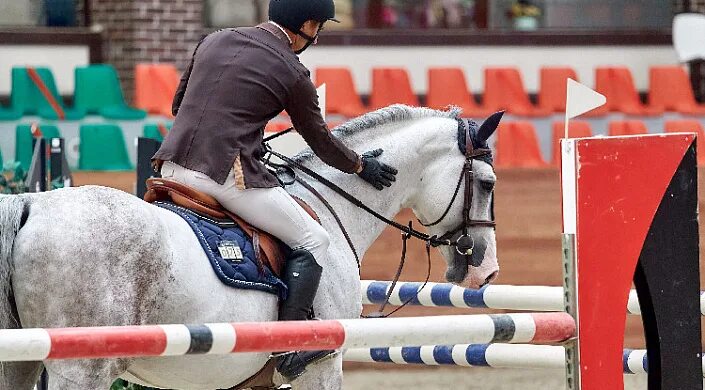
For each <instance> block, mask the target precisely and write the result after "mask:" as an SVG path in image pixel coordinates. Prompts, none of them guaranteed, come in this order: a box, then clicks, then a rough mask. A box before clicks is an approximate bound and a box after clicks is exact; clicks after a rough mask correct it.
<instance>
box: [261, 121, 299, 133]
mask: <svg viewBox="0 0 705 390" xmlns="http://www.w3.org/2000/svg"><path fill="white" fill-rule="evenodd" d="M291 126H292V125H291V122H277V121H274V120H271V121H269V122H267V125H266V126H265V127H264V131H265V132H267V133H279V132H282V131H284V130H286V129H288V128H290V127H291Z"/></svg>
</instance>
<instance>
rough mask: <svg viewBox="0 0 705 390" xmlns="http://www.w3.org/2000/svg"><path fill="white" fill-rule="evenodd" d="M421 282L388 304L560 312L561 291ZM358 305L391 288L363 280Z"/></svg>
mask: <svg viewBox="0 0 705 390" xmlns="http://www.w3.org/2000/svg"><path fill="white" fill-rule="evenodd" d="M421 286H423V283H421V282H398V283H397V285H396V286H395V288H394V291H393V292H392V294H391V295H390V297H389V303H390V304H391V305H396V306H398V305H401V304H402V303H404V302H406V301H407V300H410V302H409V304H410V305H417V306H430V307H463V308H468V307H473V308H489V309H504V310H527V311H564V310H565V309H564V307H563V288H562V287H551V286H509V285H488V286H485V287H482V288H481V289H479V290H474V289H469V288H463V287H460V286H456V285H453V284H450V283H428V284H427V285H426V287H424V288H423V289H422V290H420V289H421ZM361 287H362V303H363V304H365V305H369V304H381V303H383V302H384V299H385V297H386V296H387V292H388V290H389V288H390V287H391V282H389V281H377V280H363V281H361ZM700 311H701V313H703V314H705V295H704V293H702V292H701V294H700ZM627 312H628V313H629V314H635V315H639V314H641V309H640V308H639V300H638V298H637V295H636V291H635V290H632V291H631V292H630V293H629V303H628V305H627Z"/></svg>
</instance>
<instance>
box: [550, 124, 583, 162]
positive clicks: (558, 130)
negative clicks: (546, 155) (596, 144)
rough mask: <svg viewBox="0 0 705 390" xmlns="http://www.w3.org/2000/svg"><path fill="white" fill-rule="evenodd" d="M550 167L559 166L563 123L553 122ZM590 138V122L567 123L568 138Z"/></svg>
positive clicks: (563, 135)
mask: <svg viewBox="0 0 705 390" xmlns="http://www.w3.org/2000/svg"><path fill="white" fill-rule="evenodd" d="M552 129H553V132H552V133H553V134H552V137H551V146H552V153H553V154H552V156H551V165H554V166H557V167H558V166H560V165H561V143H560V141H561V139H563V138H565V122H553V126H552ZM584 137H592V129H591V128H590V122H585V121H576V120H572V121H570V122H569V123H568V138H584Z"/></svg>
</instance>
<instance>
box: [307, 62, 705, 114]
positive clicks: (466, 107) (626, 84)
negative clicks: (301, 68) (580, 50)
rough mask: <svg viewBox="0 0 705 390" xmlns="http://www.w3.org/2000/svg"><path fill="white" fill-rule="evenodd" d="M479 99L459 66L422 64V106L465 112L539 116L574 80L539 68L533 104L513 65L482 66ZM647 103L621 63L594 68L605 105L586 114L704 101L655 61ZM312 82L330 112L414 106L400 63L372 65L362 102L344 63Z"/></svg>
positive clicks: (678, 72)
mask: <svg viewBox="0 0 705 390" xmlns="http://www.w3.org/2000/svg"><path fill="white" fill-rule="evenodd" d="M484 77H485V85H484V94H483V95H482V103H481V104H480V103H478V102H477V101H475V98H474V97H473V94H472V92H471V90H470V87H469V86H468V83H467V80H466V77H465V74H464V71H463V70H462V69H461V68H430V69H428V90H427V91H428V92H427V95H426V102H425V105H426V106H428V107H432V108H437V109H443V108H446V107H447V106H448V105H457V106H460V107H462V108H463V111H464V113H465V114H466V115H468V116H472V117H485V116H487V115H489V114H490V113H492V112H496V111H499V110H507V111H508V112H509V113H511V114H515V115H520V116H530V117H540V116H548V115H551V114H553V113H560V112H564V111H565V100H566V80H567V79H568V78H572V79H574V80H576V81H580V80H579V79H578V77H577V74H576V72H575V70H574V69H572V68H569V67H543V68H541V70H540V88H539V91H538V95H537V104H534V103H532V101H531V99H530V98H529V94H528V93H527V91H526V89H525V88H524V83H523V81H522V77H521V73H520V71H519V69H518V68H513V67H507V68H487V69H485V70H484ZM649 78H650V86H649V91H648V104H643V103H642V102H641V99H640V96H639V92H638V91H637V89H636V87H635V84H634V79H633V77H632V74H631V71H630V70H629V69H628V68H626V67H598V68H596V69H595V86H594V87H595V90H597V91H598V92H600V93H602V94H603V95H605V96H606V97H607V104H606V105H604V106H602V107H601V108H599V109H597V110H594V111H592V112H591V113H590V114H589V115H592V116H599V115H605V114H607V113H609V112H619V113H624V114H629V115H661V114H663V113H664V112H665V111H674V112H679V113H682V114H687V115H705V105H702V104H699V103H698V102H697V101H696V99H695V96H694V94H693V90H692V86H691V84H690V81H689V77H688V74H687V73H686V71H685V70H684V69H683V68H682V67H680V66H655V67H651V68H650V69H649ZM315 79H316V83H317V84H322V83H326V84H327V86H328V87H327V91H328V92H327V93H328V96H327V100H326V105H327V110H328V112H330V113H336V114H341V115H345V116H356V115H360V114H361V113H364V112H365V111H367V110H370V109H377V108H380V107H384V106H387V105H390V104H393V103H404V104H408V105H412V106H417V105H419V99H418V97H417V96H416V95H415V94H414V92H413V90H412V88H411V82H410V79H409V74H408V72H407V71H406V69H404V68H376V69H373V70H372V91H371V94H370V105H369V107H365V106H363V104H362V99H361V98H360V96H359V95H358V94H357V93H356V92H355V83H354V82H353V78H352V74H351V72H350V70H349V69H348V68H342V67H341V68H318V69H316V72H315Z"/></svg>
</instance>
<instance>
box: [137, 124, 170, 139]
mask: <svg viewBox="0 0 705 390" xmlns="http://www.w3.org/2000/svg"><path fill="white" fill-rule="evenodd" d="M159 125H162V126H164V127H166V130H167V131H169V130H171V125H172V124H171V123H166V124H165V123H148V124H146V125H144V129H143V136H144V137H146V138H152V139H155V140H157V141H159V142H162V141H164V137H163V136H162V132H161V131H160V130H159Z"/></svg>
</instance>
